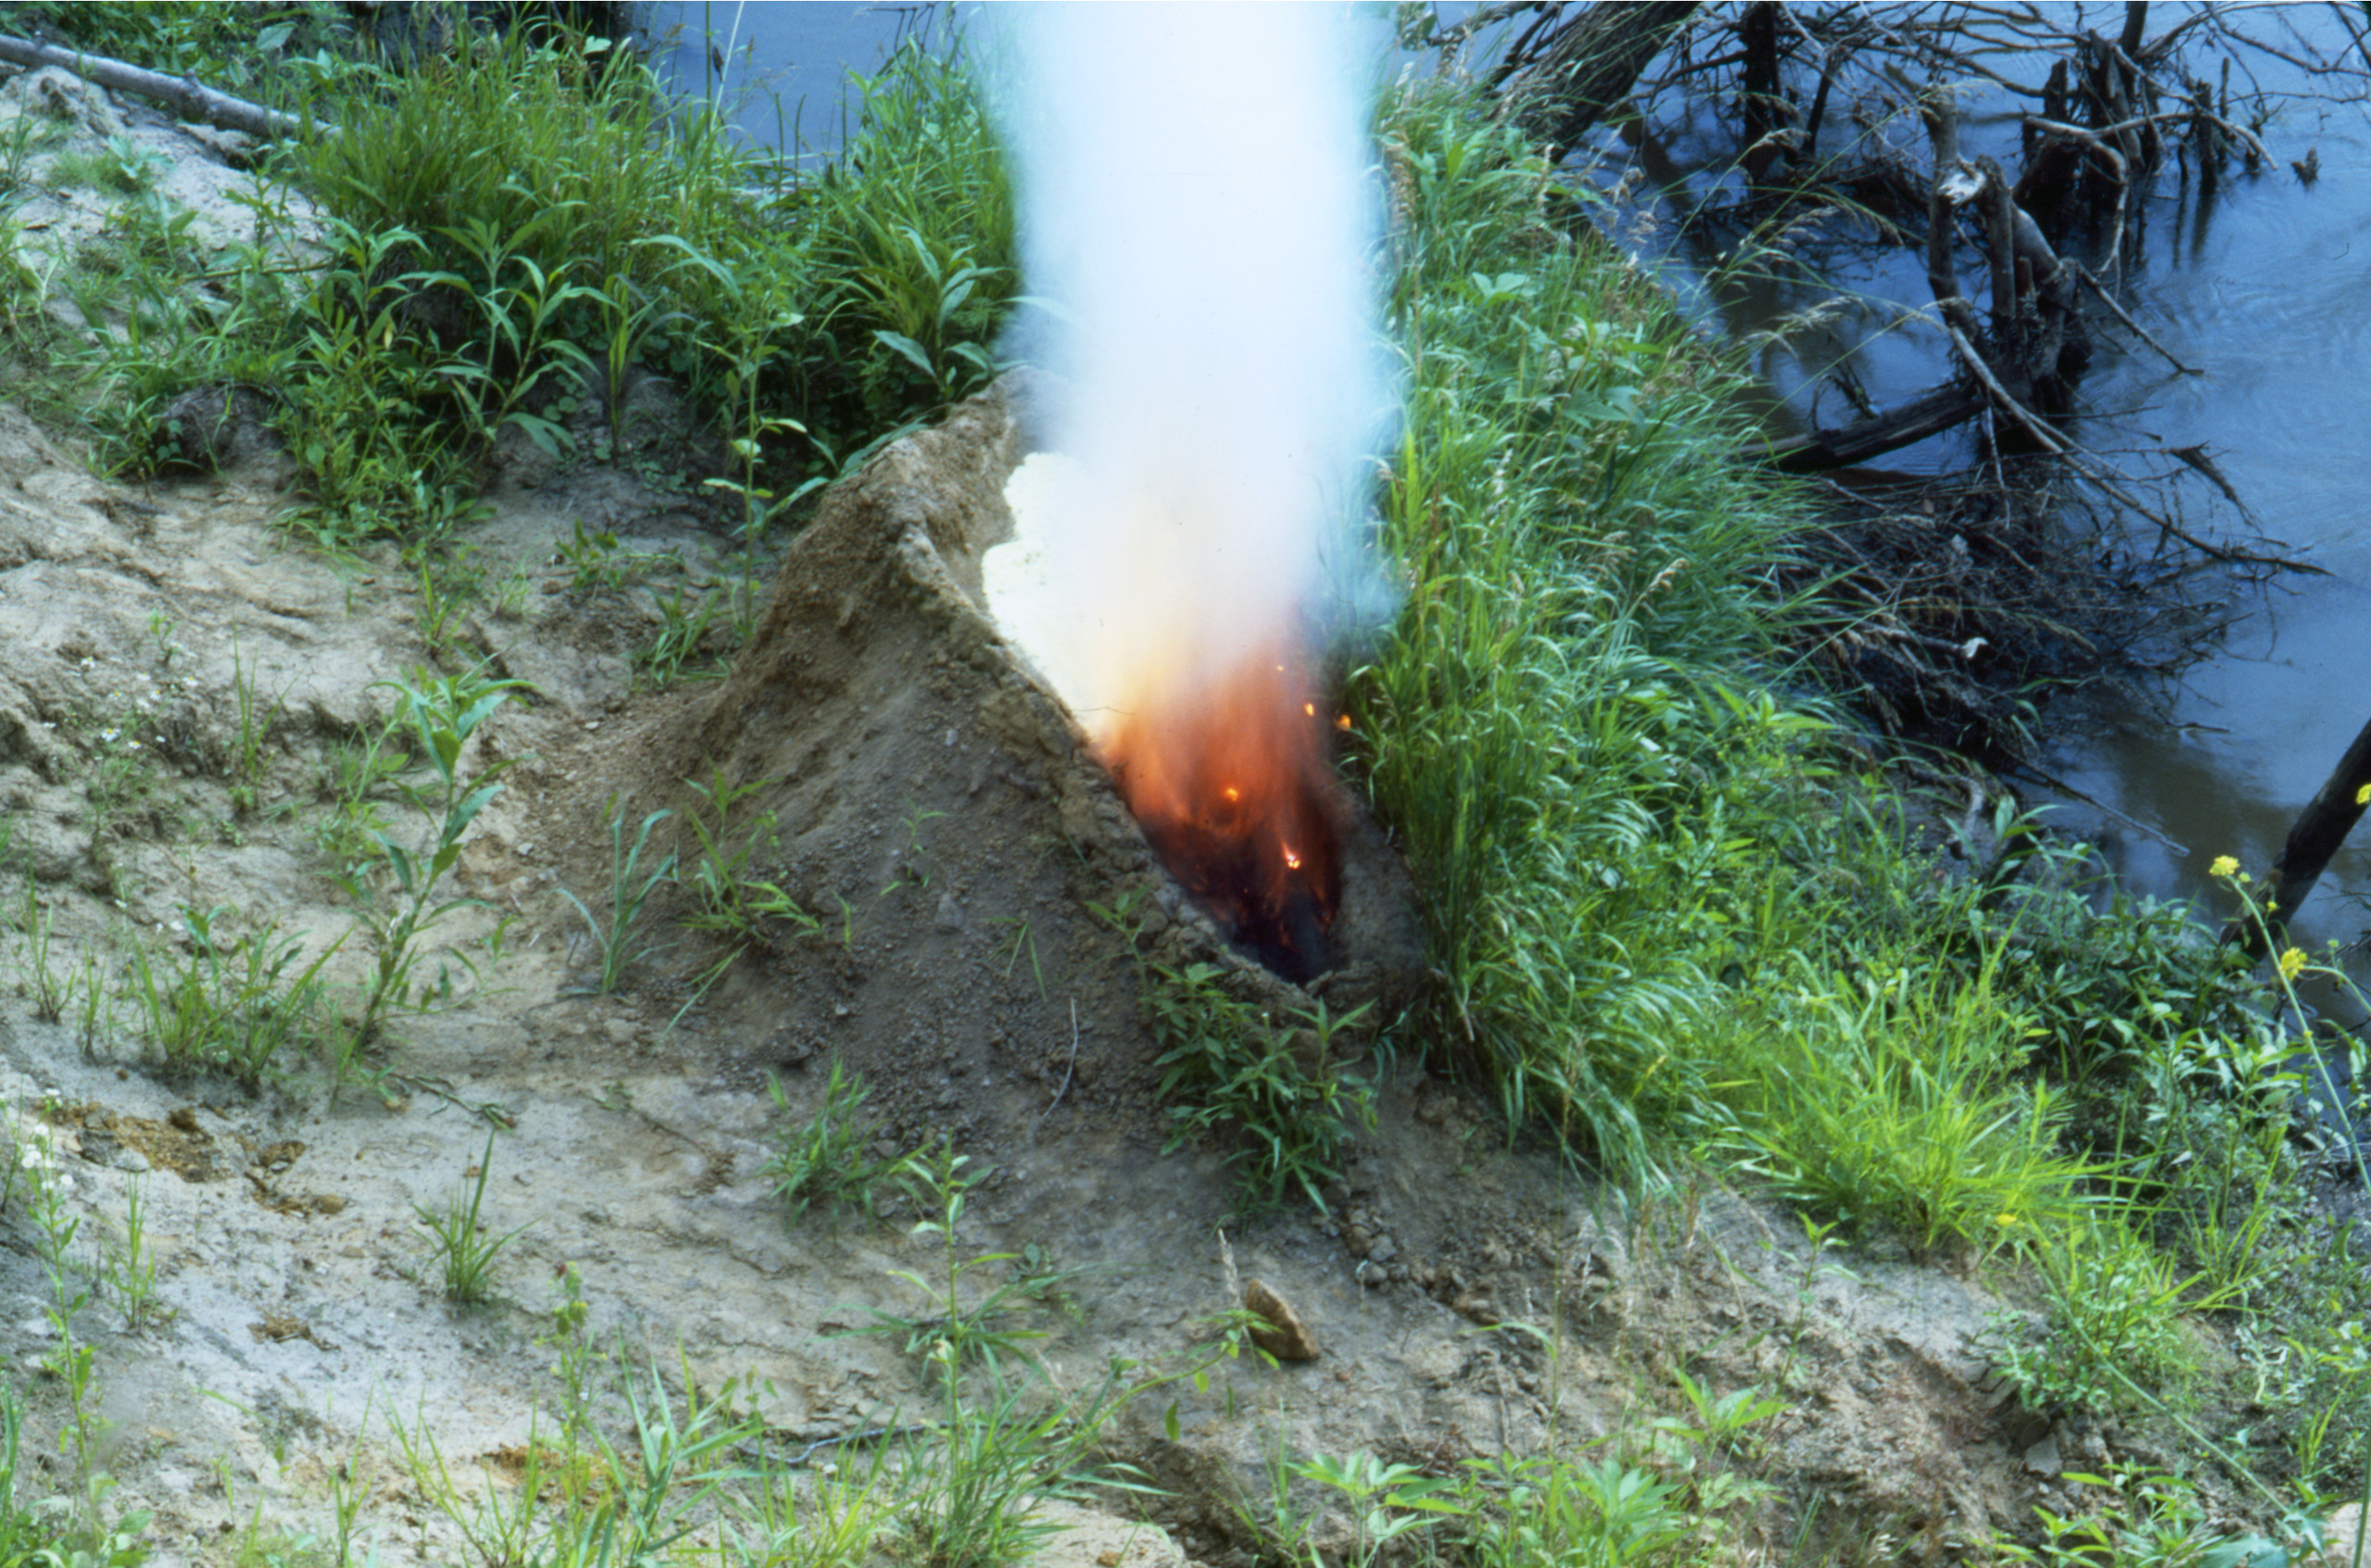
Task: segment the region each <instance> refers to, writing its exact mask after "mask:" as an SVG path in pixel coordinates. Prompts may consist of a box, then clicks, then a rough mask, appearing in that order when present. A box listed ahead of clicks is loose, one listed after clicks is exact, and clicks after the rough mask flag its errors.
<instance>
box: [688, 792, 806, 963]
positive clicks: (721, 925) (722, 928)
mask: <svg viewBox="0 0 2371 1568" xmlns="http://www.w3.org/2000/svg"><path fill="white" fill-rule="evenodd" d="M684 785H685V787H686V788H688V789H690V790H691V792H692V793H693V794H694V795H695V796H696V797H698V799H699V801H700V805H699V806H698V807H697V808H696V809H693V810H692V811H691V812H690V813H689V814H688V815H687V816H686V818H685V819H684V820H685V821H686V822H689V823H690V825H691V829H692V836H693V838H694V840H695V841H696V843H697V844H698V846H699V853H698V856H697V858H696V859H694V860H693V862H692V866H691V872H690V876H689V882H690V886H691V889H692V895H693V897H694V898H695V899H696V904H697V907H696V909H694V910H693V911H692V912H691V913H690V914H688V915H686V916H685V917H684V924H685V925H687V926H689V927H690V928H691V929H693V930H695V931H709V932H714V933H715V934H716V935H719V936H721V937H723V938H724V939H726V940H727V941H731V942H734V943H738V944H744V945H746V944H749V943H764V942H766V941H768V940H769V939H770V935H771V929H772V928H770V926H769V924H768V922H775V921H779V922H782V924H783V925H784V927H787V928H788V929H789V930H790V931H791V932H792V933H793V934H795V935H814V934H816V933H819V932H821V931H822V928H823V927H822V922H821V921H820V920H818V919H816V918H815V917H814V916H813V915H811V914H809V913H808V912H807V911H806V910H805V909H801V908H800V907H799V904H798V901H797V899H795V898H793V897H791V896H790V895H789V894H787V893H785V892H784V891H783V890H782V888H781V887H780V886H778V885H777V884H773V883H771V882H766V881H763V880H761V879H760V878H759V877H758V876H756V875H755V874H753V873H752V872H751V870H750V864H751V862H752V861H753V860H754V859H756V857H757V853H758V850H759V847H760V846H763V847H767V848H769V849H772V848H776V847H779V845H780V836H779V834H777V832H776V823H775V819H774V814H773V813H772V811H760V812H759V813H758V815H757V816H756V817H755V818H753V819H752V820H751V821H749V822H747V823H746V824H745V825H744V826H743V827H741V828H739V829H737V830H736V829H734V827H733V825H732V822H733V811H734V807H735V806H737V805H738V804H739V803H740V802H741V801H743V800H746V799H747V798H748V797H750V796H752V795H755V794H758V793H759V791H761V790H762V789H764V788H765V787H766V786H765V785H764V784H762V783H749V784H736V783H734V782H733V780H731V779H730V778H729V777H727V776H726V774H725V771H724V770H723V769H722V768H721V767H719V768H718V769H716V770H715V771H714V772H713V773H711V774H710V776H709V782H708V783H706V784H701V783H700V782H699V781H697V780H696V779H686V780H685V781H684ZM711 818H713V821H711V820H710V819H711Z"/></svg>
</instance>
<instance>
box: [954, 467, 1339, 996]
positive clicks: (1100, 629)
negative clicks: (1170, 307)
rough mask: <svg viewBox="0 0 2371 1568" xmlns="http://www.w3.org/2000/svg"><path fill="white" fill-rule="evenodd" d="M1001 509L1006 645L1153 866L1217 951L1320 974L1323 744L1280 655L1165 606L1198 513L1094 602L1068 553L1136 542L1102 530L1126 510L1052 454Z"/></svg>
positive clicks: (1328, 867)
mask: <svg viewBox="0 0 2371 1568" xmlns="http://www.w3.org/2000/svg"><path fill="white" fill-rule="evenodd" d="M1005 499H1006V501H1007V503H1008V504H1009V505H1010V508H1011V511H1012V519H1013V536H1012V538H1011V539H1010V540H1009V541H1008V542H1006V543H1004V544H1001V545H998V546H996V547H995V548H994V549H991V550H989V551H988V552H987V555H986V557H985V558H984V559H983V560H982V562H981V581H982V585H983V586H984V587H985V590H986V593H987V597H988V603H989V608H991V610H992V611H993V612H994V614H995V615H996V618H997V623H998V624H999V625H1000V626H1001V627H1003V629H1004V632H1005V634H1006V635H1007V636H1008V637H1010V639H1011V640H1012V641H1013V643H1014V644H1015V645H1016V646H1018V647H1019V648H1020V649H1021V651H1022V653H1023V654H1024V655H1025V656H1026V657H1027V658H1028V659H1029V661H1030V662H1031V663H1032V664H1034V665H1035V667H1036V669H1037V671H1038V673H1039V674H1041V675H1043V676H1044V677H1045V678H1046V680H1047V683H1048V684H1049V685H1050V686H1052V687H1053V688H1054V690H1055V691H1056V692H1058V693H1059V694H1060V696H1061V698H1062V700H1063V701H1064V702H1065V703H1067V704H1068V705H1069V707H1070V709H1071V712H1072V713H1073V714H1074V715H1076V716H1077V718H1078V721H1079V722H1080V723H1081V724H1082V725H1083V726H1085V730H1086V732H1087V738H1088V742H1089V744H1090V746H1092V748H1093V750H1094V753H1095V755H1096V758H1097V759H1098V760H1099V761H1101V762H1102V763H1103V764H1104V766H1106V767H1107V768H1109V769H1110V770H1111V774H1112V778H1113V780H1114V782H1115V783H1117V784H1118V785H1119V786H1120V795H1121V797H1122V798H1123V800H1125V801H1126V802H1127V805H1128V809H1129V810H1131V811H1132V812H1134V813H1135V818H1136V822H1137V823H1138V824H1139V825H1140V826H1142V827H1143V829H1144V832H1145V837H1146V838H1147V840H1148V841H1149V842H1150V843H1151V845H1152V847H1153V849H1154V850H1155V852H1156V853H1158V854H1159V855H1160V859H1161V862H1162V863H1163V864H1164V865H1166V866H1167V867H1168V868H1169V872H1170V874H1171V875H1173V876H1174V877H1175V878H1176V879H1177V881H1178V883H1179V884H1181V885H1182V886H1184V888H1185V889H1186V892H1187V893H1188V894H1190V895H1192V897H1193V898H1194V901H1195V902H1196V903H1197V904H1198V905H1200V906H1201V908H1202V909H1203V910H1204V911H1205V912H1207V913H1208V914H1209V915H1210V916H1211V919H1212V920H1213V921H1215V922H1217V923H1218V925H1219V928H1220V929H1221V930H1222V931H1223V932H1224V933H1225V935H1227V937H1228V938H1229V939H1230V940H1232V941H1234V942H1235V943H1236V944H1237V945H1238V946H1240V947H1243V948H1245V949H1246V950H1248V952H1250V953H1251V954H1252V955H1253V956H1254V957H1256V958H1258V959H1259V960H1260V961H1261V962H1262V963H1264V964H1266V965H1267V966H1268V967H1269V968H1271V969H1273V970H1274V971H1275V972H1277V973H1279V974H1282V975H1284V976H1285V977H1286V979H1289V980H1295V981H1300V980H1308V979H1312V978H1314V977H1315V976H1317V975H1319V974H1321V973H1323V972H1324V971H1325V970H1326V969H1327V967H1329V964H1330V962H1331V956H1330V954H1329V952H1328V950H1327V943H1326V938H1327V935H1328V933H1329V931H1330V930H1331V928H1332V926H1333V923H1334V911H1335V909H1336V905H1337V904H1338V903H1339V901H1340V894H1341V871H1340V868H1339V864H1338V860H1337V857H1336V848H1335V841H1336V832H1335V822H1336V819H1335V815H1334V811H1335V807H1334V801H1335V789H1336V786H1335V784H1334V776H1333V769H1332V766H1331V761H1330V746H1331V743H1332V739H1333V736H1332V733H1331V726H1330V725H1329V724H1328V722H1327V721H1325V720H1324V719H1323V718H1321V717H1319V711H1320V710H1319V708H1318V704H1317V695H1318V694H1317V693H1316V692H1315V690H1314V689H1313V686H1312V683H1311V679H1310V676H1309V673H1308V671H1306V670H1305V669H1304V668H1303V666H1302V663H1301V660H1300V658H1299V656H1298V653H1297V652H1295V651H1294V644H1293V642H1292V639H1291V638H1290V637H1289V636H1286V635H1284V634H1281V633H1276V632H1273V631H1271V632H1269V633H1265V634H1263V635H1259V636H1241V637H1238V638H1237V639H1236V640H1235V641H1234V642H1233V644H1232V648H1231V651H1228V644H1227V642H1226V640H1225V639H1223V638H1219V637H1214V636H1212V635H1211V634H1210V633H1209V632H1208V629H1207V627H1206V626H1205V625H1204V624H1203V622H1204V619H1205V616H1204V613H1203V612H1204V611H1205V609H1206V608H1207V607H1206V606H1205V605H1203V604H1200V603H1196V602H1193V601H1192V600H1190V599H1189V598H1187V597H1186V596H1182V595H1181V594H1179V593H1177V592H1175V591H1173V590H1174V588H1175V586H1176V585H1177V584H1180V583H1185V582H1187V581H1189V580H1190V579H1191V564H1192V558H1193V557H1194V556H1195V554H1196V553H1198V548H1199V540H1200V538H1201V537H1202V534H1201V532H1200V531H1199V530H1198V529H1197V528H1196V527H1194V526H1192V525H1191V520H1198V518H1199V517H1200V516H1202V515H1205V514H1203V513H1202V512H1199V511H1186V512H1184V513H1183V514H1182V516H1183V518H1184V519H1186V520H1187V521H1186V526H1178V527H1164V528H1157V529H1151V530H1147V531H1144V535H1146V536H1148V537H1149V538H1151V539H1152V540H1153V541H1155V542H1156V543H1165V544H1168V545H1170V546H1173V547H1174V548H1175V549H1176V550H1177V551H1178V552H1180V553H1179V554H1176V555H1166V556H1165V555H1160V554H1159V553H1157V552H1155V553H1149V554H1142V555H1137V556H1130V557H1125V558H1123V561H1124V566H1123V568H1122V569H1115V568H1114V567H1113V565H1112V558H1110V557H1109V556H1107V557H1105V558H1103V559H1102V560H1101V561H1100V562H1099V563H1098V570H1097V571H1095V572H1094V573H1093V574H1092V575H1091V576H1090V578H1089V580H1090V581H1097V582H1110V581H1112V580H1115V579H1116V580H1117V581H1119V582H1121V583H1124V584H1127V585H1128V587H1127V589H1126V591H1124V592H1120V593H1116V594H1111V595H1110V596H1108V597H1105V596H1096V595H1092V594H1082V593H1080V592H1079V591H1078V590H1077V589H1076V588H1075V587H1074V586H1073V583H1075V582H1076V579H1075V578H1074V577H1073V578H1065V576H1064V574H1063V572H1062V571H1061V567H1060V563H1061V561H1062V560H1063V559H1064V558H1065V547H1064V546H1065V540H1066V538H1067V542H1068V545H1069V558H1072V559H1076V558H1077V557H1078V555H1079V553H1081V551H1082V549H1083V548H1084V547H1085V546H1081V545H1080V544H1079V541H1081V540H1082V539H1084V540H1085V541H1087V542H1088V544H1089V545H1090V546H1091V545H1093V544H1095V543H1097V542H1101V543H1104V544H1106V545H1108V544H1109V542H1110V540H1111V539H1112V538H1113V537H1115V536H1116V537H1139V536H1138V535H1137V534H1136V533H1135V531H1132V530H1119V529H1111V528H1108V527H1103V526H1100V524H1101V523H1102V522H1103V521H1105V520H1108V519H1110V517H1111V516H1112V515H1113V514H1114V510H1115V508H1124V507H1125V505H1126V503H1125V502H1124V501H1121V502H1117V503H1115V501H1114V500H1113V498H1112V497H1111V496H1110V494H1109V493H1107V492H1102V491H1099V490H1098V489H1097V488H1095V487H1094V486H1093V484H1092V483H1090V482H1089V481H1088V479H1087V478H1086V476H1085V472H1084V470H1081V469H1080V468H1079V466H1078V465H1077V464H1076V463H1074V462H1072V461H1070V460H1068V459H1066V458H1059V457H1055V456H1052V455H1050V454H1047V453H1037V454H1035V455H1033V456H1032V457H1030V458H1028V460H1027V461H1025V462H1023V463H1022V465H1021V467H1020V469H1019V470H1017V471H1016V472H1015V473H1014V474H1013V476H1012V478H1011V480H1010V482H1009V483H1007V484H1006V486H1005ZM1066 520H1067V521H1071V522H1072V523H1073V529H1072V532H1071V533H1069V534H1068V535H1067V536H1065V535H1064V534H1063V533H1062V526H1063V524H1064V522H1065V521H1066ZM1080 520H1085V521H1084V522H1082V521H1080ZM1138 547H1139V548H1141V547H1142V546H1141V538H1140V537H1139V546H1138ZM1164 587H1167V588H1169V589H1171V590H1172V591H1168V592H1164V591H1163V588H1164ZM1233 597H1234V598H1235V599H1236V600H1240V599H1242V598H1243V597H1244V596H1243V595H1241V594H1237V595H1235V596H1233ZM1121 606H1124V607H1125V608H1118V607H1121ZM1269 623H1270V624H1271V625H1273V619H1272V620H1271V621H1270V622H1269Z"/></svg>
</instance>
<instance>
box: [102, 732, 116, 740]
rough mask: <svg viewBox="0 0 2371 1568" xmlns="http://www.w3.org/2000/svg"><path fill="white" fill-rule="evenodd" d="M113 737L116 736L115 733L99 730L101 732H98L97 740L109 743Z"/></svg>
mask: <svg viewBox="0 0 2371 1568" xmlns="http://www.w3.org/2000/svg"><path fill="white" fill-rule="evenodd" d="M115 736H116V732H115V731H113V730H101V731H100V732H99V738H100V739H101V740H107V741H111V740H113V739H115Z"/></svg>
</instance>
